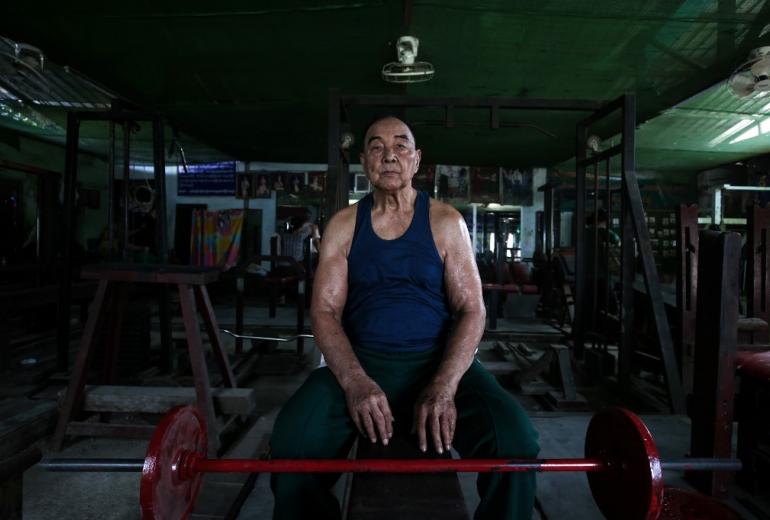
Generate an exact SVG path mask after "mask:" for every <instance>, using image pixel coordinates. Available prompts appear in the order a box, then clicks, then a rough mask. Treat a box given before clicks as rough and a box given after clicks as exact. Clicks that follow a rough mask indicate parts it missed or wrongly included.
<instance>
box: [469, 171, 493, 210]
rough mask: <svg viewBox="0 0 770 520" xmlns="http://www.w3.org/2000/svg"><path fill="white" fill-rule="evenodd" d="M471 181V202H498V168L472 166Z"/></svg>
mask: <svg viewBox="0 0 770 520" xmlns="http://www.w3.org/2000/svg"><path fill="white" fill-rule="evenodd" d="M471 179H472V180H471V197H470V200H471V202H481V203H484V204H487V203H490V202H498V203H499V202H500V168H498V167H490V166H474V167H472V168H471Z"/></svg>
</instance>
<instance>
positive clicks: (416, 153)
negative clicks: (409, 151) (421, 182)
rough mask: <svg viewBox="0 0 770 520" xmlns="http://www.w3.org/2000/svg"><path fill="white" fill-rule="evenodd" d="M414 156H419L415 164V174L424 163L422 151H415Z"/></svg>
mask: <svg viewBox="0 0 770 520" xmlns="http://www.w3.org/2000/svg"><path fill="white" fill-rule="evenodd" d="M414 154H415V155H416V156H417V160H416V161H415V162H414V172H415V173H417V170H419V169H420V163H421V162H422V150H420V149H419V148H418V149H417V150H415V151H414Z"/></svg>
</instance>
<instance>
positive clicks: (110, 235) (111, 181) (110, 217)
mask: <svg viewBox="0 0 770 520" xmlns="http://www.w3.org/2000/svg"><path fill="white" fill-rule="evenodd" d="M109 160H110V164H109V170H108V176H109V178H108V179H107V243H108V244H109V246H108V249H107V250H108V251H109V256H110V257H112V253H113V250H112V248H113V245H114V240H115V214H114V213H113V212H114V208H113V204H114V202H115V121H114V120H110V159H109Z"/></svg>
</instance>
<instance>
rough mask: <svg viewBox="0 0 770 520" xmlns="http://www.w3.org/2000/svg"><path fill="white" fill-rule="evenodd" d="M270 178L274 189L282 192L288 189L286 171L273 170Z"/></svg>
mask: <svg viewBox="0 0 770 520" xmlns="http://www.w3.org/2000/svg"><path fill="white" fill-rule="evenodd" d="M270 180H271V181H272V184H271V186H272V188H273V191H278V192H281V191H284V190H285V189H286V172H271V173H270Z"/></svg>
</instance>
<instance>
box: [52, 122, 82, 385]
mask: <svg viewBox="0 0 770 520" xmlns="http://www.w3.org/2000/svg"><path fill="white" fill-rule="evenodd" d="M79 133H80V121H79V119H78V115H77V113H76V112H69V113H67V144H66V150H65V152H64V201H63V202H64V207H63V212H64V214H63V216H62V219H61V233H60V235H59V236H61V237H62V238H61V239H62V244H61V252H62V254H61V270H60V272H59V307H58V310H57V316H56V318H57V322H58V327H57V347H58V349H57V355H56V368H57V370H59V371H60V372H66V371H67V368H68V367H69V345H70V300H71V296H72V240H73V233H74V230H75V208H74V203H75V183H76V182H77V177H78V173H77V171H78V137H79Z"/></svg>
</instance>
